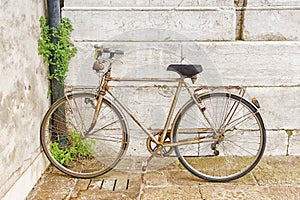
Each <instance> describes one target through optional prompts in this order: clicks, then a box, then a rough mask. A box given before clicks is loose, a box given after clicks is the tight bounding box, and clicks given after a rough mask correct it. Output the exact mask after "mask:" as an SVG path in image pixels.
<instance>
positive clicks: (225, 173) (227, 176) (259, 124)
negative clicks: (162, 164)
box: [173, 93, 266, 182]
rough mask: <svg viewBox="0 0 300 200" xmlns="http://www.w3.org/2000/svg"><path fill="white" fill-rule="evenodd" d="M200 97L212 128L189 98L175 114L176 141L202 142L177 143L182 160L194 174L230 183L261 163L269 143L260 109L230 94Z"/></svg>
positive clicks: (213, 94) (174, 136) (214, 180)
mask: <svg viewBox="0 0 300 200" xmlns="http://www.w3.org/2000/svg"><path fill="white" fill-rule="evenodd" d="M197 98H198V100H200V102H202V106H204V109H205V111H204V113H205V114H206V116H207V118H208V119H209V120H210V121H211V124H212V126H213V128H212V127H211V126H210V125H209V123H208V122H207V120H206V119H205V117H204V116H203V114H202V112H201V111H200V108H199V107H198V106H197V103H195V101H194V100H190V101H188V102H187V103H186V104H185V105H184V106H183V107H182V108H181V109H180V110H179V112H178V114H177V115H176V118H175V122H174V131H173V141H174V142H180V141H187V140H195V139H196V140H198V141H199V140H202V143H200V142H197V143H196V144H186V145H180V146H176V147H175V152H176V154H177V156H178V159H179V161H180V162H181V163H182V164H183V166H184V167H185V168H186V169H187V170H188V171H190V172H191V173H192V174H194V175H195V176H197V177H199V178H202V179H205V180H208V181H213V182H228V181H232V180H235V179H238V178H241V177H243V176H244V175H246V174H247V173H249V172H250V171H251V170H252V169H253V168H254V167H255V166H256V165H257V164H258V162H259V161H260V159H261V157H262V155H263V153H264V150H265V146H266V131H265V128H264V123H263V120H262V118H261V115H260V114H259V112H258V110H257V108H256V107H255V106H254V105H253V104H252V103H250V102H249V101H247V100H245V99H244V98H242V97H240V96H237V95H234V94H230V93H208V94H203V95H198V96H197ZM202 109H203V108H202ZM230 110H231V111H230ZM213 129H215V131H216V132H217V133H218V134H215V132H214V130H213ZM195 130H197V131H195ZM212 140H214V141H212ZM216 140H218V141H216Z"/></svg>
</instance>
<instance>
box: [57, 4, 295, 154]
mask: <svg viewBox="0 0 300 200" xmlns="http://www.w3.org/2000/svg"><path fill="white" fill-rule="evenodd" d="M63 15H64V16H65V17H68V18H70V19H71V21H72V22H73V25H74V28H75V31H74V33H73V35H72V37H73V39H74V40H75V41H76V45H77V47H78V48H79V53H78V54H77V56H76V57H75V59H73V61H72V64H71V70H70V77H69V79H68V84H70V85H95V84H97V76H95V74H93V72H92V70H91V63H92V50H93V44H95V43H101V44H102V45H103V46H105V47H112V48H118V49H122V50H124V51H125V56H124V57H123V58H122V60H123V63H124V64H122V65H121V64H116V65H115V67H114V68H113V74H114V75H118V76H122V77H130V76H131V77H165V78H166V77H176V74H174V73H171V72H166V71H165V70H166V66H167V65H168V64H170V63H180V62H183V63H200V64H202V65H203V67H204V72H203V73H202V75H201V76H200V77H199V78H198V81H197V82H196V84H197V85H208V86H211V85H215V86H220V85H221V86H224V85H241V86H245V87H246V88H247V97H253V96H256V97H257V98H258V99H259V101H260V104H261V107H262V108H261V114H262V116H263V118H264V121H265V125H266V128H267V135H268V142H267V150H266V155H299V154H300V123H299V122H300V115H299V113H300V101H298V100H297V99H298V98H299V97H300V75H299V74H300V42H299V40H300V38H299V31H300V16H299V15H300V0H289V1H286V0H267V1H266V0H244V1H243V0H235V1H234V0H232V1H228V0H213V1H211V0H201V1H197V0H114V1H105V0H88V1H84V2H82V1H80V0H66V1H65V7H64V9H63ZM116 86H119V87H115V88H114V90H115V91H116V92H117V93H118V95H119V97H121V99H122V101H124V102H125V104H127V105H129V107H131V108H132V110H134V112H135V113H136V114H137V115H138V117H139V118H141V119H142V122H144V123H145V124H146V126H147V127H149V128H152V129H155V128H159V127H162V125H163V124H162V121H163V118H164V117H165V116H166V111H167V110H168V106H169V104H170V101H171V95H172V93H173V92H174V87H172V85H168V84H166V85H159V84H157V83H155V85H154V84H152V85H142V84H138V85H136V84H133V83H128V84H126V85H116ZM120 86H122V87H120ZM165 86H168V87H165ZM161 102H164V103H163V106H162V108H161V109H159V110H154V108H156V106H157V105H160V104H161ZM182 102H184V100H183V101H182ZM145 108H147V109H145ZM131 133H132V134H131V137H132V141H139V142H137V143H135V145H138V146H137V147H134V146H132V147H131V151H130V152H133V153H132V154H134V151H137V152H139V153H141V152H146V150H145V149H143V147H142V145H144V141H145V136H143V133H142V131H137V129H136V127H135V126H133V128H132V130H131ZM136 139H140V140H136ZM137 149H138V150H140V151H138V150H137Z"/></svg>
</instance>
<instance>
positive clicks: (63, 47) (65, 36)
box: [38, 16, 77, 84]
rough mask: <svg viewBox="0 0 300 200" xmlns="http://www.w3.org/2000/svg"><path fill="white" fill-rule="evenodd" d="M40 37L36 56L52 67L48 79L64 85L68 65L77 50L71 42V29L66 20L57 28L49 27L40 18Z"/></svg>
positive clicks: (43, 19)
mask: <svg viewBox="0 0 300 200" xmlns="http://www.w3.org/2000/svg"><path fill="white" fill-rule="evenodd" d="M40 28H41V37H40V39H39V40H38V54H39V55H43V57H44V63H46V64H47V65H48V66H50V65H54V66H55V70H54V72H53V74H51V75H49V79H56V80H58V81H60V82H61V84H63V83H64V81H65V79H66V76H67V72H68V65H69V62H70V60H71V58H72V57H74V56H75V54H76V53H77V48H76V47H75V45H74V44H73V43H72V41H71V32H72V31H73V27H72V24H71V21H70V20H69V19H68V18H62V19H61V23H60V25H58V27H56V28H54V27H49V25H48V22H47V19H46V17H44V16H42V17H41V18H40Z"/></svg>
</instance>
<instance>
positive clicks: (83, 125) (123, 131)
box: [40, 45, 266, 182]
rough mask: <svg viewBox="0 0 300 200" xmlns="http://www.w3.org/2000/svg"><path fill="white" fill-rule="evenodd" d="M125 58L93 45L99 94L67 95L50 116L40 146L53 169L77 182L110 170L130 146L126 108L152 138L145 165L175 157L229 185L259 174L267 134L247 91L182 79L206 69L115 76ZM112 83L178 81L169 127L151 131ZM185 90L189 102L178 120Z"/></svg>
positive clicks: (208, 177) (194, 170)
mask: <svg viewBox="0 0 300 200" xmlns="http://www.w3.org/2000/svg"><path fill="white" fill-rule="evenodd" d="M123 54H124V52H122V51H120V50H111V49H108V48H103V47H100V46H97V45H95V62H94V65H93V69H94V70H95V71H96V72H98V73H100V74H101V76H100V78H99V85H98V86H97V89H96V90H95V92H75V93H74V92H73V93H68V94H66V95H65V96H64V97H63V98H61V99H60V100H58V101H57V102H55V103H54V104H53V105H52V106H51V107H50V108H49V110H48V111H47V113H46V114H45V116H44V118H43V121H42V124H41V130H40V139H41V145H42V147H43V150H44V152H45V154H46V156H47V158H48V159H49V160H50V162H51V163H52V164H53V165H54V166H55V167H56V168H58V169H59V170H60V171H62V172H64V173H66V174H68V175H71V176H73V177H78V178H92V177H96V176H100V175H103V174H105V173H107V172H109V171H110V170H112V169H113V168H114V167H115V166H116V165H117V164H118V162H119V161H120V160H121V159H122V157H123V156H124V154H125V152H126V150H127V147H128V144H129V129H128V125H127V120H126V118H125V116H124V114H123V111H125V112H126V113H127V114H128V115H129V116H130V118H132V120H133V121H134V122H135V123H136V124H137V125H138V126H139V127H140V128H141V129H142V130H143V131H144V132H145V133H146V134H147V136H148V138H147V140H146V145H147V149H148V151H149V152H150V153H151V156H150V157H149V159H148V160H147V161H146V163H145V165H144V167H146V166H147V163H148V162H149V161H150V160H151V159H152V158H153V157H154V156H157V157H168V156H172V155H174V154H175V155H176V156H177V157H178V159H179V161H180V163H182V165H183V166H184V167H185V168H186V169H187V170H188V171H190V172H191V173H192V174H194V175H195V176H197V177H199V178H202V179H205V180H208V181H214V182H227V181H232V180H235V179H238V178H241V177H242V176H244V175H246V174H247V173H249V172H250V171H251V170H252V169H254V167H255V166H256V165H257V164H258V162H259V161H260V159H261V158H262V155H263V152H264V150H265V145H266V131H265V127H264V123H263V120H262V117H261V115H260V113H259V107H260V106H259V103H258V101H257V100H256V99H255V98H253V99H252V100H251V101H248V100H246V99H245V98H244V97H243V96H244V93H245V90H244V89H243V88H240V87H238V88H239V91H240V92H239V94H233V93H231V92H227V91H226V92H214V91H203V90H202V89H203V87H202V88H201V87H200V88H196V89H194V88H193V87H191V86H190V85H189V84H188V83H187V82H186V81H185V80H186V79H191V80H192V82H193V83H194V82H195V80H196V79H197V75H198V74H200V73H201V72H202V70H203V69H202V66H201V65H192V64H171V65H169V66H168V67H167V71H174V72H176V73H177V74H178V75H179V78H170V79H152V78H151V79H124V78H123V79H121V78H118V77H112V76H111V70H112V66H113V63H114V62H115V61H118V59H117V58H116V55H118V56H121V55H123ZM105 55H106V57H105ZM110 81H145V82H174V83H177V88H176V92H175V95H174V97H173V102H172V104H171V106H170V110H169V114H168V116H167V119H166V121H165V125H164V128H163V129H161V130H158V131H156V132H154V133H152V132H151V131H149V130H147V128H146V127H145V126H144V125H143V124H142V123H141V122H140V121H139V120H138V119H137V117H136V116H135V115H134V114H133V112H132V111H130V110H129V109H128V108H127V107H126V106H125V105H124V104H122V103H121V102H120V100H118V99H117V98H116V97H115V96H114V94H113V93H112V91H111V90H110V88H109V86H108V85H109V84H108V83H109V82H110ZM183 87H184V88H185V89H186V90H187V91H188V93H189V95H190V99H189V100H188V101H187V102H186V103H185V104H184V105H183V106H182V107H181V108H180V109H179V111H178V112H177V114H176V115H174V110H175V106H176V104H177V100H178V98H179V95H180V92H181V89H182V88H183ZM108 97H109V98H108ZM173 116H175V118H174V119H173V122H171V119H172V117H173ZM144 170H145V169H144Z"/></svg>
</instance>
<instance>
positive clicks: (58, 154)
mask: <svg viewBox="0 0 300 200" xmlns="http://www.w3.org/2000/svg"><path fill="white" fill-rule="evenodd" d="M69 135H70V138H69V143H70V145H69V146H67V147H61V145H60V144H59V142H53V143H51V144H50V148H51V150H50V151H51V154H52V155H53V157H54V158H55V160H57V161H58V162H59V163H60V164H64V165H68V164H69V162H70V161H73V160H74V159H79V158H83V157H88V156H89V155H90V154H91V153H93V152H95V150H94V149H93V145H95V141H94V140H83V139H82V138H81V137H80V134H79V133H78V132H77V131H73V132H70V133H69Z"/></svg>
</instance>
